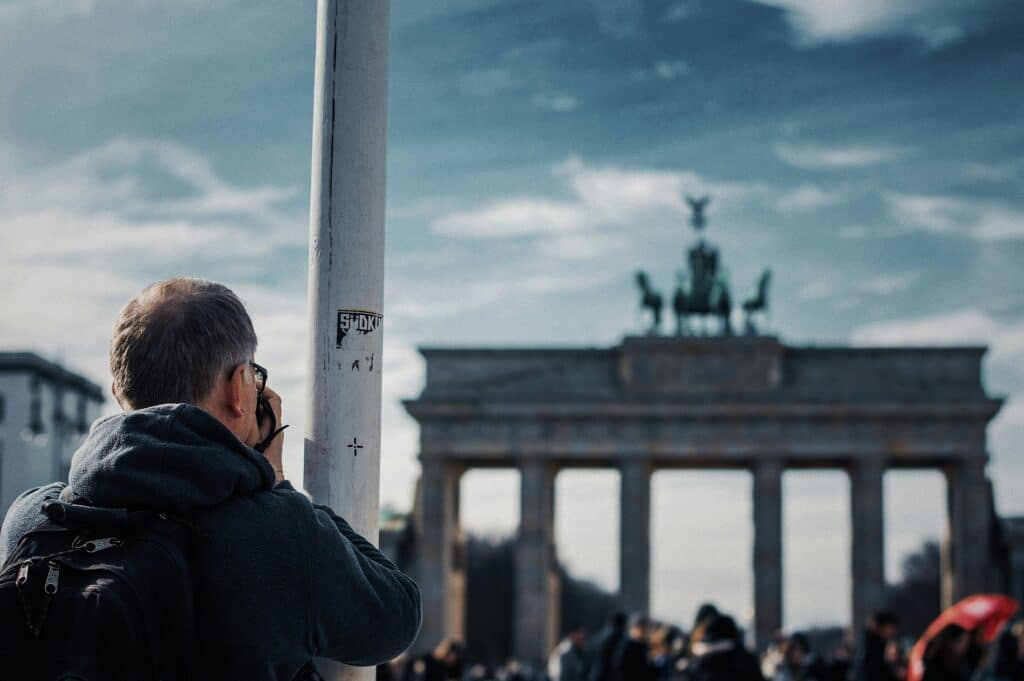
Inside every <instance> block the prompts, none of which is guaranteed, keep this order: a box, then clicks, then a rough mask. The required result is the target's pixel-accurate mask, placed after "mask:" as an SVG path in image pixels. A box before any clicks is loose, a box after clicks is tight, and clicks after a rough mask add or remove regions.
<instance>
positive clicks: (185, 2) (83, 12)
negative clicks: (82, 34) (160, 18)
mask: <svg viewBox="0 0 1024 681" xmlns="http://www.w3.org/2000/svg"><path fill="white" fill-rule="evenodd" d="M218 1H220V2H223V1H224V0H14V2H6V3H4V4H3V5H0V22H7V21H15V20H18V21H23V20H25V19H32V20H34V21H48V22H53V21H62V20H64V19H74V18H79V17H86V16H89V15H91V14H93V13H95V12H97V11H99V10H104V9H119V8H126V9H140V8H146V7H159V6H161V5H164V6H170V7H182V6H186V7H187V6H189V5H213V4H217V3H218Z"/></svg>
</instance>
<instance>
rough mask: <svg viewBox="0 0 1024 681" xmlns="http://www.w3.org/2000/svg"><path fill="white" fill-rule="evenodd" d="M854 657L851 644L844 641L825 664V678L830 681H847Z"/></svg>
mask: <svg viewBox="0 0 1024 681" xmlns="http://www.w3.org/2000/svg"><path fill="white" fill-rule="evenodd" d="M852 657H853V654H852V652H851V651H850V644H849V643H848V642H847V641H843V642H842V643H840V644H839V646H838V647H836V649H835V650H834V651H832V655H831V656H830V657H829V659H828V660H827V661H826V662H825V668H826V672H825V678H826V679H828V681H846V680H847V678H849V675H850V659H851V658H852Z"/></svg>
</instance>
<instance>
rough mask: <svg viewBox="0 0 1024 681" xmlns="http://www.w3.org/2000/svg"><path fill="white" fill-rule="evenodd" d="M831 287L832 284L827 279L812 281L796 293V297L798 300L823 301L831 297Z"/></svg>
mask: <svg viewBox="0 0 1024 681" xmlns="http://www.w3.org/2000/svg"><path fill="white" fill-rule="evenodd" d="M832 292H833V287H832V282H831V280H829V279H815V280H814V281H810V282H807V283H806V284H804V286H803V287H802V288H801V289H800V290H799V291H798V292H797V297H798V298H800V300H823V299H825V298H828V297H830V296H831V295H832Z"/></svg>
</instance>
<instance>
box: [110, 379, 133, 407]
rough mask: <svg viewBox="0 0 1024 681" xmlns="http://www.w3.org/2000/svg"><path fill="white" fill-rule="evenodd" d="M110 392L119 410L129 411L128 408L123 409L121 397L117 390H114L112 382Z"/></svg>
mask: <svg viewBox="0 0 1024 681" xmlns="http://www.w3.org/2000/svg"><path fill="white" fill-rule="evenodd" d="M110 394H111V395H113V396H114V401H115V402H117V406H119V407H121V411H130V410H129V409H125V407H124V405H123V404H121V398H120V397H118V396H117V391H116V390H114V384H113V383H111V384H110Z"/></svg>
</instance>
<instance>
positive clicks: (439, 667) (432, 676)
mask: <svg viewBox="0 0 1024 681" xmlns="http://www.w3.org/2000/svg"><path fill="white" fill-rule="evenodd" d="M464 655H465V648H464V647H463V645H462V643H461V642H460V641H458V640H457V639H454V638H448V639H445V640H443V641H441V642H440V643H439V644H438V645H437V647H436V648H434V649H433V650H432V651H431V652H429V653H427V654H425V655H423V656H421V657H420V658H419V661H420V662H421V663H422V665H421V666H419V665H417V671H418V672H419V676H417V677H416V678H417V680H418V681H453V680H454V681H462V672H463V658H464Z"/></svg>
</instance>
